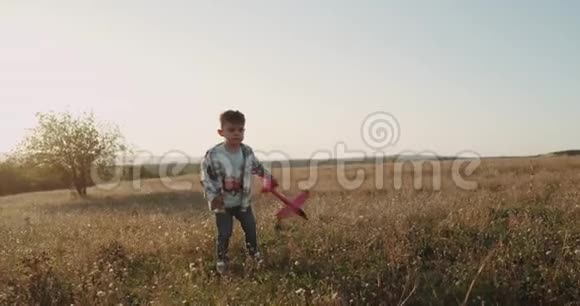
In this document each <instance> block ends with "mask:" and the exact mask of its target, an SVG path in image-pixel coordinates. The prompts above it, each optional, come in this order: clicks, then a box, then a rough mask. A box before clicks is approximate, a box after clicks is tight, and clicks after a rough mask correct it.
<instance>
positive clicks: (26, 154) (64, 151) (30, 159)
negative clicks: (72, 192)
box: [18, 112, 126, 196]
mask: <svg viewBox="0 0 580 306" xmlns="http://www.w3.org/2000/svg"><path fill="white" fill-rule="evenodd" d="M36 117H37V119H38V126H37V127H35V128H34V129H32V131H31V133H30V134H29V135H28V136H27V137H26V138H25V139H24V141H23V142H22V144H21V145H20V147H19V149H18V151H19V152H18V153H19V155H20V156H21V157H22V158H23V161H24V163H25V164H27V165H28V166H32V167H43V168H48V169H52V170H54V171H58V172H59V174H60V175H61V177H63V179H64V180H66V183H67V185H69V186H74V188H75V189H76V191H77V193H78V194H79V195H81V196H84V195H86V194H87V187H88V186H90V185H91V184H93V182H92V179H91V171H92V170H95V169H98V170H99V171H101V173H103V172H107V169H112V168H113V166H114V163H115V158H116V156H117V154H118V153H121V152H123V151H125V150H126V148H125V145H124V144H123V138H122V135H121V133H120V132H119V129H118V128H117V127H116V126H111V127H106V126H105V125H104V124H99V123H97V121H96V120H95V117H94V115H93V114H92V113H91V114H86V113H85V114H83V115H82V116H78V117H74V116H73V115H71V114H70V113H68V112H65V113H53V112H49V113H37V114H36Z"/></svg>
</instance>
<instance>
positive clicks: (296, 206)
mask: <svg viewBox="0 0 580 306" xmlns="http://www.w3.org/2000/svg"><path fill="white" fill-rule="evenodd" d="M307 197H308V191H303V192H301V193H300V194H298V196H296V198H294V199H293V200H291V201H289V202H290V203H291V204H290V205H289V204H288V203H287V206H286V207H284V208H282V209H280V210H279V211H278V212H277V213H276V216H277V217H278V219H284V218H288V217H290V216H292V215H294V214H297V215H299V216H300V217H302V218H304V219H308V217H307V216H306V213H305V212H304V210H302V206H304V202H305V201H306V198H307Z"/></svg>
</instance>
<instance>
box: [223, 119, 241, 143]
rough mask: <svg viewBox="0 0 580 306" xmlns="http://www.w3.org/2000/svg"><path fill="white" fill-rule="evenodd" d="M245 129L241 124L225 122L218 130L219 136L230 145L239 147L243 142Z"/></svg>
mask: <svg viewBox="0 0 580 306" xmlns="http://www.w3.org/2000/svg"><path fill="white" fill-rule="evenodd" d="M244 132H245V128H244V125H243V124H235V123H230V122H225V123H224V125H223V126H222V128H221V129H219V130H218V133H219V134H220V136H222V137H224V138H225V139H226V142H227V143H228V144H231V145H239V144H241V143H242V141H244Z"/></svg>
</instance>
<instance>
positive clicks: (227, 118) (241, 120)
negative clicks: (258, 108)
mask: <svg viewBox="0 0 580 306" xmlns="http://www.w3.org/2000/svg"><path fill="white" fill-rule="evenodd" d="M226 122H228V123H231V124H241V125H245V124H246V117H245V116H244V114H242V113H241V112H240V111H237V110H236V111H234V110H227V111H225V112H223V113H222V114H221V115H220V123H221V125H222V126H223V125H224V123H226Z"/></svg>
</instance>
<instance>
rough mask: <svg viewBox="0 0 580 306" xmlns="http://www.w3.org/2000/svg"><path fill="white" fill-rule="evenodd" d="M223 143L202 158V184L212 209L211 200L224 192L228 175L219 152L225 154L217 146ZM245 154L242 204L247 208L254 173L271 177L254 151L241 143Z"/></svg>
mask: <svg viewBox="0 0 580 306" xmlns="http://www.w3.org/2000/svg"><path fill="white" fill-rule="evenodd" d="M219 145H221V143H220V144H217V145H215V146H214V147H212V148H211V149H209V150H208V151H207V152H206V153H205V155H204V157H203V159H202V160H201V167H200V168H201V169H200V171H201V185H202V186H203V190H204V196H205V198H206V199H207V201H208V206H209V209H210V210H211V201H212V200H213V199H215V198H216V197H218V196H219V195H221V194H222V192H223V190H224V187H223V186H224V178H225V176H226V173H225V167H224V165H223V164H222V163H221V162H220V158H218V154H224V153H223V151H221V150H216V148H217V147H218V146H219ZM241 150H242V154H243V163H244V167H243V175H242V202H241V203H240V206H241V207H242V209H246V208H248V207H249V206H250V205H251V193H252V175H257V176H259V177H262V178H263V177H265V176H268V177H271V174H270V173H269V172H268V170H267V169H266V168H265V167H264V166H263V165H262V163H261V162H260V161H259V160H258V159H257V158H256V156H255V155H254V151H253V150H252V148H250V147H249V146H247V145H244V144H241Z"/></svg>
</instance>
